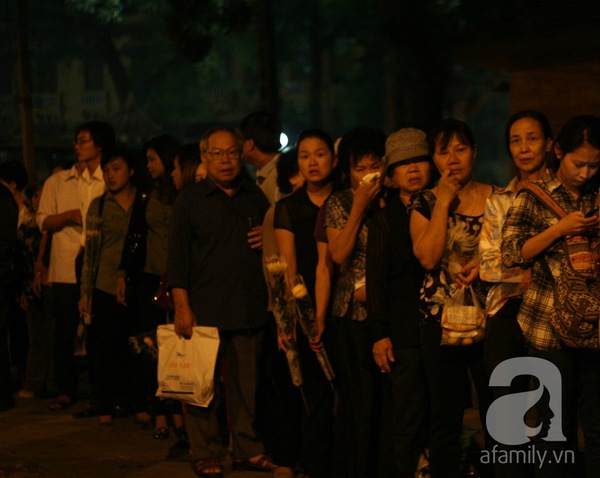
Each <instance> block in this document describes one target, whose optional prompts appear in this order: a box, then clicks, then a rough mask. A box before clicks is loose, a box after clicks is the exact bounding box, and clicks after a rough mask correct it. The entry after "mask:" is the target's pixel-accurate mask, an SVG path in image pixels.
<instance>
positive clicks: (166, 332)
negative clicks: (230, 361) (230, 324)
mask: <svg viewBox="0 0 600 478" xmlns="http://www.w3.org/2000/svg"><path fill="white" fill-rule="evenodd" d="M156 338H157V342H158V390H157V391H156V396H157V397H161V398H174V399H176V400H181V401H182V402H186V403H189V404H191V405H197V406H199V407H208V405H209V404H210V402H211V400H212V399H213V396H214V380H215V364H216V363H217V353H218V351H219V342H220V340H219V331H218V329H217V328H216V327H194V328H193V329H192V337H191V338H190V339H184V338H183V337H179V336H177V334H176V333H175V327H174V326H173V324H169V325H159V326H158V329H157V331H156Z"/></svg>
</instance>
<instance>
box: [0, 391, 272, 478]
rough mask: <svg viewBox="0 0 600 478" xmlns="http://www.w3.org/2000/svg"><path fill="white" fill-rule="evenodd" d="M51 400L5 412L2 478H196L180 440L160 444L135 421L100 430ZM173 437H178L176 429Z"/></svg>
mask: <svg viewBox="0 0 600 478" xmlns="http://www.w3.org/2000/svg"><path fill="white" fill-rule="evenodd" d="M49 404H50V400H37V399H31V398H30V399H23V398H18V399H17V404H16V406H15V407H13V408H11V409H10V410H8V411H6V412H3V413H0V478H26V477H43V478H67V477H68V478H100V477H102V478H106V477H110V478H113V477H131V478H142V477H144V478H158V477H161V478H162V477H169V478H179V477H181V478H185V477H187V478H191V477H194V476H195V474H194V472H193V471H192V469H191V467H190V463H189V455H188V454H187V451H185V450H179V449H175V448H173V446H174V444H175V441H176V439H175V437H174V436H172V437H171V438H169V439H168V440H155V439H154V437H153V432H152V431H148V430H141V429H140V428H139V427H138V426H137V425H135V424H134V422H133V417H127V418H118V419H116V420H115V428H116V430H115V431H114V432H106V431H100V430H98V429H97V420H98V419H97V418H86V419H75V418H73V417H72V416H71V414H72V413H73V412H77V411H81V410H83V409H85V406H86V402H80V403H78V404H76V405H75V406H73V407H72V408H71V409H68V410H64V411H60V412H51V411H49V410H48V405H49ZM171 435H173V433H172V430H171ZM225 465H226V470H225V476H226V477H228V478H229V477H231V478H266V477H270V476H272V474H271V473H256V472H232V471H231V463H229V462H226V463H225Z"/></svg>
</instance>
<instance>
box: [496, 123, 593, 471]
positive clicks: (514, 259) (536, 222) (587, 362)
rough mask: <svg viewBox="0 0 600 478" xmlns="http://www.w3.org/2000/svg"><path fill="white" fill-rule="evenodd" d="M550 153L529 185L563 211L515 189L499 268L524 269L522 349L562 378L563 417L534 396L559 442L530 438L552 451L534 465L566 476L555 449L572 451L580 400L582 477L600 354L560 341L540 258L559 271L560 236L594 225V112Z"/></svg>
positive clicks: (569, 128)
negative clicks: (552, 167)
mask: <svg viewBox="0 0 600 478" xmlns="http://www.w3.org/2000/svg"><path fill="white" fill-rule="evenodd" d="M554 155H555V160H556V161H557V162H558V168H557V169H556V172H555V173H550V174H548V175H547V176H545V177H544V178H543V179H541V180H539V181H537V183H536V184H537V185H539V186H540V187H542V188H543V189H544V190H545V191H546V192H547V193H548V194H550V196H551V197H552V198H553V199H554V200H555V201H556V202H557V203H558V204H559V205H560V206H561V207H562V208H563V209H564V210H565V211H566V212H567V213H568V215H567V216H566V217H564V218H563V219H561V220H558V219H557V218H556V216H555V215H554V213H553V212H552V211H551V210H549V209H548V208H547V207H546V206H544V205H543V204H542V203H541V202H540V201H539V200H538V199H537V197H536V196H535V195H534V194H533V193H532V192H531V191H529V190H527V189H523V190H521V191H520V192H519V194H518V195H517V197H516V199H515V202H514V204H513V206H512V208H511V209H510V210H509V212H508V217H507V220H506V223H505V225H504V228H503V234H502V236H503V243H502V260H503V264H504V266H505V267H515V266H521V267H529V268H531V286H530V287H529V288H528V289H527V291H526V292H525V295H524V297H523V303H522V306H521V308H520V310H519V314H518V321H519V325H520V326H521V329H522V330H523V335H524V338H525V342H526V345H527V348H528V354H529V355H530V356H533V357H538V358H542V359H545V360H548V361H550V362H551V363H553V364H554V365H555V366H556V367H558V369H559V371H560V373H561V379H562V382H561V388H562V420H561V419H560V418H561V415H560V413H561V410H552V409H551V407H550V403H551V402H548V401H547V400H542V402H540V403H538V404H537V405H536V410H537V416H538V420H539V421H540V423H543V424H545V425H546V428H545V429H546V430H547V429H548V427H547V426H548V425H549V424H551V423H552V425H551V426H557V427H560V426H561V425H562V434H564V436H565V437H566V441H545V440H543V439H540V438H542V437H540V436H539V435H538V436H537V437H535V438H534V443H535V446H536V448H537V449H538V450H548V451H549V453H550V454H553V458H552V459H548V460H546V461H545V463H540V464H538V466H539V468H537V469H536V470H537V471H538V472H540V473H542V474H543V476H565V474H567V473H569V472H570V471H572V470H570V469H569V468H570V467H569V463H566V461H567V460H560V459H559V456H565V457H566V456H569V455H564V454H561V451H564V450H573V452H576V451H577V424H578V421H577V418H578V416H577V411H578V407H579V413H580V418H581V424H582V427H583V432H584V437H585V448H586V460H585V461H586V470H587V471H586V476H592V471H593V473H598V470H600V354H598V352H594V351H590V350H583V349H573V348H569V347H566V346H565V345H564V344H562V343H561V342H560V339H559V336H558V335H557V334H556V333H555V332H554V330H553V328H552V327H551V325H550V320H549V319H550V313H551V310H552V307H553V302H554V295H553V285H554V281H553V278H552V277H550V276H549V275H548V274H547V273H546V272H545V271H546V264H547V267H549V269H550V271H552V272H553V274H557V273H558V271H559V270H560V269H559V267H560V264H559V262H560V259H561V257H562V255H563V254H564V251H563V249H562V241H561V239H562V238H563V237H565V236H571V235H576V234H581V233H589V232H590V231H598V216H597V215H594V216H593V217H590V218H586V217H585V213H586V212H587V211H590V210H591V209H592V208H593V207H594V205H596V204H597V203H598V195H597V188H598V183H597V182H596V179H597V178H596V177H595V176H597V174H596V173H597V172H598V169H600V118H599V117H593V116H586V115H582V116H577V117H575V118H572V119H571V120H570V121H569V122H567V124H566V125H565V126H564V127H563V129H562V131H561V132H560V134H559V136H558V139H557V142H556V144H555V146H554ZM544 262H545V263H546V264H544ZM559 403H560V402H559ZM557 414H558V417H557V418H556V419H554V421H553V422H551V420H552V419H553V418H555V416H556V415H557ZM559 435H560V434H559ZM544 436H547V435H545V434H544ZM555 436H556V435H555ZM542 453H543V452H542ZM571 456H573V455H571ZM561 461H562V463H561Z"/></svg>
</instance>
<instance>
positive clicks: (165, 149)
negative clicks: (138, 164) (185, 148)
mask: <svg viewBox="0 0 600 478" xmlns="http://www.w3.org/2000/svg"><path fill="white" fill-rule="evenodd" d="M150 148H152V149H153V150H154V151H156V154H157V155H158V157H159V158H160V161H161V162H162V164H163V167H164V168H165V172H164V174H163V175H162V177H161V178H160V179H158V195H159V198H160V201H161V202H162V203H164V204H173V203H174V202H175V198H176V197H177V189H175V184H173V178H172V177H171V172H172V171H173V168H174V161H175V158H176V157H177V155H178V154H179V148H180V146H179V143H178V142H177V140H176V139H175V138H173V136H171V135H170V134H161V135H160V136H155V137H154V138H152V139H151V140H149V141H148V142H147V143H146V144H144V146H143V151H144V157H145V156H146V152H147V151H148V150H149V149H150Z"/></svg>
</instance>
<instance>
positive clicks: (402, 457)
mask: <svg viewBox="0 0 600 478" xmlns="http://www.w3.org/2000/svg"><path fill="white" fill-rule="evenodd" d="M280 133H281V126H280V123H279V121H278V120H277V118H275V117H274V116H273V115H271V114H268V113H264V112H256V113H252V114H250V115H248V116H246V117H245V118H243V119H242V121H241V122H240V125H239V128H237V129H233V128H230V127H227V126H217V127H214V128H211V129H209V130H208V131H206V132H205V133H204V134H203V135H202V137H201V139H200V141H199V144H198V145H196V144H189V145H181V144H180V143H179V142H178V141H177V140H176V139H175V138H174V137H172V136H170V135H168V134H164V135H160V136H157V137H154V138H151V139H150V140H149V141H148V142H147V143H146V144H145V145H144V147H143V153H144V159H145V162H146V165H145V168H144V166H143V164H142V163H141V162H140V161H138V160H137V159H136V157H135V156H134V155H133V154H132V152H131V151H127V150H124V149H120V148H118V147H117V146H116V142H115V132H114V130H113V128H112V127H111V126H110V125H109V124H107V123H103V122H99V121H92V122H88V123H85V124H82V125H81V126H80V127H79V128H77V131H76V132H75V135H74V142H73V144H74V151H75V156H76V159H77V161H76V162H75V164H72V165H65V164H61V165H58V166H57V168H56V170H55V171H53V172H52V174H51V176H49V177H48V178H47V179H46V181H45V182H44V183H43V184H41V183H40V184H35V183H32V184H29V185H27V175H26V173H25V171H24V169H23V167H22V165H20V164H18V163H15V162H7V163H4V164H1V165H0V183H1V184H2V186H1V187H0V233H1V234H2V237H1V238H0V241H1V243H0V285H1V287H0V341H1V342H0V410H2V411H4V410H7V409H9V408H11V407H12V406H13V405H14V394H15V393H17V394H18V396H20V397H22V398H25V397H33V396H35V397H40V398H47V397H53V399H52V401H51V403H50V409H51V410H53V411H60V410H65V409H68V408H69V407H71V406H72V405H73V404H75V403H76V401H77V400H78V398H79V397H78V382H77V380H78V377H79V375H80V374H79V368H78V360H77V356H78V355H82V354H84V355H85V356H86V357H87V365H88V367H89V376H90V380H91V387H90V389H91V400H90V405H89V406H88V408H87V409H86V411H85V412H83V413H84V416H97V419H98V427H99V429H100V430H104V431H114V430H115V424H114V418H115V416H116V415H117V414H118V413H123V408H126V409H127V410H128V411H129V412H131V414H132V415H133V417H134V420H135V422H136V423H137V424H138V425H139V426H140V427H141V428H143V429H148V430H151V432H152V433H153V436H154V438H156V439H166V438H169V436H170V433H171V427H170V425H171V424H172V429H173V432H174V434H175V436H176V439H177V442H176V443H177V446H178V447H180V448H182V449H189V453H190V455H191V463H192V468H193V471H194V472H195V474H196V475H197V476H202V477H219V476H223V472H224V467H223V458H224V456H225V454H226V453H230V454H231V458H232V464H233V469H234V470H239V471H244V470H252V471H264V472H268V473H272V474H273V475H274V476H276V477H278V478H285V477H293V476H297V475H298V474H299V473H302V474H303V475H302V476H305V477H310V478H325V477H335V478H338V477H339V478H351V477H356V478H366V477H375V476H378V477H385V478H387V477H390V478H391V477H413V476H415V473H416V472H417V471H418V472H419V473H420V474H421V475H422V476H423V475H426V474H429V475H430V476H431V477H433V478H442V477H459V476H465V474H467V473H471V476H473V473H476V472H478V473H480V474H482V475H487V476H496V477H521V476H522V477H525V476H532V475H534V474H535V476H544V477H545V476H548V477H555V476H556V477H563V476H564V477H567V476H573V473H583V474H585V476H588V477H591V476H596V474H597V473H598V470H600V355H598V354H599V353H600V352H598V350H597V348H598V347H593V346H590V347H581V348H578V347H577V346H576V345H575V344H574V343H572V342H570V341H569V340H568V339H565V337H564V336H563V335H561V333H559V330H558V329H557V326H556V325H555V324H554V322H553V320H551V317H553V313H554V312H555V311H554V310H553V309H554V308H555V307H554V283H555V281H556V280H557V279H556V278H557V277H559V276H560V275H561V273H562V272H561V271H562V269H561V267H563V263H564V262H565V261H566V260H567V259H568V250H567V247H566V246H565V244H567V243H566V242H565V241H564V239H565V238H571V237H574V236H577V237H585V238H586V241H587V242H585V244H586V245H588V246H589V250H588V256H589V257H587V258H588V259H589V258H590V257H591V258H592V259H593V258H595V261H596V262H595V267H596V271H595V277H591V278H590V279H589V280H588V282H587V283H588V285H590V287H591V288H592V290H593V291H595V292H593V293H595V294H596V296H595V297H596V299H597V300H600V286H599V285H598V284H599V281H598V276H599V272H600V271H598V270H597V269H598V268H599V267H600V266H598V263H599V262H598V236H599V230H600V229H599V220H598V213H597V206H598V204H599V198H598V187H599V184H600V183H599V178H600V175H598V174H597V173H598V169H600V117H597V116H596V117H594V116H591V115H579V116H575V117H573V118H571V119H570V120H569V121H567V122H566V124H565V125H564V126H563V127H562V129H561V131H560V133H559V134H558V136H556V137H555V136H554V135H553V134H552V130H551V127H550V124H549V122H548V120H547V119H546V117H545V116H544V115H543V114H542V113H540V112H538V111H521V112H518V113H516V114H514V115H512V116H511V117H510V118H509V120H508V122H507V124H506V131H505V141H506V147H507V151H508V154H509V157H510V160H511V164H512V167H513V171H514V178H513V179H512V180H511V181H510V183H509V184H508V185H507V186H506V187H498V186H496V185H489V184H485V183H482V182H479V181H477V180H475V178H474V177H473V167H474V164H475V161H476V158H477V146H476V141H475V138H474V137H473V134H472V132H471V129H470V128H469V126H468V125H467V124H465V123H464V122H462V121H459V120H456V119H445V120H442V121H441V122H439V123H438V124H437V125H436V126H435V127H434V128H433V129H432V130H431V131H429V132H428V133H426V132H424V131H421V130H419V129H417V128H410V127H408V128H402V129H400V130H398V131H395V132H393V133H391V134H390V135H388V136H386V135H385V134H384V133H383V132H382V131H380V130H378V129H374V128H371V127H367V126H358V127H356V128H354V129H353V130H351V131H349V132H347V133H346V134H344V135H343V136H342V137H341V138H340V139H339V140H338V141H336V142H334V141H333V139H332V138H331V137H330V136H329V135H328V134H327V133H326V132H324V131H322V130H319V129H308V130H305V131H303V132H302V133H301V134H300V135H299V137H298V138H297V141H296V142H295V145H294V146H293V147H292V148H289V149H287V150H285V151H284V152H281V151H280V149H281V145H280V141H279V138H280ZM247 166H250V167H247ZM532 184H534V185H535V186H537V187H538V189H539V190H540V191H542V193H540V192H539V191H538V189H535V186H531V185H532ZM26 185H27V186H26ZM25 186H26V187H25ZM536 191H538V192H536ZM543 195H546V196H548V197H551V198H552V199H553V200H554V201H555V202H556V203H558V204H559V205H560V207H561V208H562V209H563V210H564V211H563V212H564V214H562V216H561V217H560V218H559V217H557V215H556V213H555V211H554V210H552V209H551V208H549V207H548V205H547V204H548V202H545V201H544V200H543V199H541V198H542V196H543ZM15 247H16V249H15ZM15 250H16V251H17V254H14V251H15ZM273 257H276V258H278V259H279V260H280V261H281V262H282V263H283V264H285V280H286V282H287V284H288V285H289V286H290V289H291V286H292V285H294V284H297V283H298V281H301V282H300V283H301V284H303V285H305V286H306V289H307V291H308V295H309V297H310V300H311V301H312V304H313V305H314V321H315V323H314V328H313V331H314V333H311V334H307V333H305V328H303V327H302V326H301V325H302V324H301V323H300V322H301V321H300V320H296V321H295V322H294V324H293V326H292V327H291V329H284V328H282V327H281V326H280V324H279V322H278V321H277V320H275V316H274V312H275V311H274V301H273V296H272V295H270V294H273V291H272V290H269V288H268V281H266V280H265V260H267V259H269V258H273ZM15 278H17V280H15ZM15 284H17V285H18V287H17V288H16V289H15ZM164 287H168V289H169V290H170V294H171V296H172V300H173V303H172V304H171V305H170V306H164V305H162V304H157V299H156V296H157V291H158V290H161V289H164ZM290 293H291V292H290ZM459 297H466V299H464V304H461V305H464V306H465V307H463V308H462V309H460V310H461V311H465V310H467V309H469V313H470V312H471V311H472V309H475V311H476V313H477V314H479V315H478V317H482V319H481V320H479V319H478V320H479V322H477V327H473V328H469V327H470V326H472V325H473V324H472V323H471V322H469V320H470V319H469V320H468V319H467V318H466V317H467V316H466V315H464V316H461V317H459V321H462V324H461V327H458V328H456V329H449V327H448V326H447V325H445V324H446V321H447V320H450V319H448V317H450V316H451V315H452V313H454V312H451V309H452V311H454V310H455V303H457V298H459ZM17 306H18V307H20V308H21V309H22V310H23V311H25V312H24V314H26V322H27V326H28V337H29V339H28V355H27V358H26V366H24V367H22V370H21V373H20V378H19V380H20V383H19V384H18V385H19V388H20V390H18V391H16V390H13V382H14V380H13V378H11V374H10V362H11V359H10V356H9V349H8V343H9V338H8V336H9V333H8V322H9V321H8V318H9V316H10V314H11V313H13V312H11V311H14V309H15V307H17ZM461 313H462V312H461ZM464 313H465V314H466V312H464ZM296 319H298V317H296ZM596 321H597V318H596ZM167 323H173V324H174V330H175V332H176V333H177V334H178V335H179V336H181V337H184V338H189V337H191V335H192V330H193V327H194V326H197V325H199V326H209V327H216V328H217V329H218V332H219V336H220V345H219V351H218V357H217V362H216V367H215V391H214V392H215V395H214V398H213V400H212V402H211V403H210V405H209V406H208V407H199V406H194V405H190V404H186V405H185V406H182V404H181V402H178V401H175V400H172V399H167V400H161V399H158V398H157V397H156V396H155V392H156V388H157V365H156V361H152V360H148V357H147V356H145V355H143V354H136V353H132V350H131V347H130V338H131V337H136V336H140V335H143V334H145V333H148V332H149V331H150V332H152V331H153V330H156V328H157V326H159V325H161V324H167ZM455 330H458V332H455ZM595 330H596V335H597V324H596V329H595ZM471 332H472V333H471ZM596 342H598V338H597V337H596ZM599 347H600V346H599ZM13 348H14V346H13ZM291 350H293V351H294V352H296V351H297V358H298V361H299V364H300V369H301V371H302V386H301V387H299V386H297V385H298V384H297V383H296V384H295V383H293V382H294V381H293V379H292V377H291V376H290V368H289V363H288V358H289V354H288V352H290V351H291ZM324 351H327V354H328V356H329V358H330V361H331V368H332V370H333V373H334V374H335V378H333V377H332V376H328V375H327V374H326V373H324V369H323V364H322V361H321V360H320V359H321V358H322V356H323V354H324ZM13 355H14V354H13ZM519 357H528V358H536V359H542V360H544V361H546V362H548V363H550V364H552V366H554V367H555V368H556V369H557V370H558V371H559V374H560V377H561V379H562V380H560V383H559V385H558V391H559V393H560V396H561V398H562V401H561V400H560V399H559V400H558V408H557V405H556V403H557V402H556V400H554V399H553V398H552V397H550V399H548V397H546V399H543V398H542V399H540V400H538V401H537V403H532V404H531V405H532V406H533V405H535V406H534V407H533V408H532V409H533V410H534V411H535V413H534V414H533V415H531V417H530V416H528V418H527V420H526V419H525V417H523V416H516V417H514V416H511V412H514V410H511V409H510V408H508V409H504V411H503V412H502V413H504V414H503V415H502V414H500V415H499V416H498V415H497V414H498V410H499V407H498V406H495V405H497V404H498V403H499V401H501V400H502V399H503V398H504V399H506V398H507V396H508V395H511V394H515V395H516V394H519V393H521V394H527V393H528V392H529V391H531V390H535V389H536V388H537V387H538V385H539V384H538V385H536V382H535V379H532V378H531V375H533V376H535V373H534V372H532V371H531V370H523V371H522V372H521V373H517V374H515V375H516V379H515V380H513V381H512V382H511V381H510V380H509V381H508V383H507V384H506V386H502V387H499V386H490V385H489V383H490V377H491V376H492V373H493V372H494V370H495V369H496V368H497V366H498V365H499V364H502V363H505V361H506V360H508V359H515V358H519ZM511 378H512V377H511ZM544 385H547V384H544ZM550 388H552V387H550ZM472 390H473V391H475V394H474V395H476V396H473V397H472ZM553 390H555V389H553ZM547 394H548V393H547V392H546V395H547ZM472 404H475V405H476V407H477V408H478V409H479V415H480V419H481V425H482V428H483V430H484V434H485V436H484V437H483V439H484V442H485V446H484V450H483V451H482V452H481V454H480V455H479V456H478V457H472V456H470V457H469V459H468V460H467V459H466V458H465V456H466V450H465V446H464V435H465V431H464V429H463V415H464V411H465V408H467V407H469V406H471V405H472ZM492 405H494V406H492ZM488 411H489V413H488ZM495 414H496V415H495ZM514 414H515V413H513V415H514ZM517 415H518V414H517ZM556 416H558V417H559V418H560V419H559V420H556V419H554V420H553V418H554V417H556ZM526 421H527V423H528V424H529V425H531V427H530V429H529V430H531V431H532V432H531V441H530V442H527V443H525V442H521V443H515V442H510V440H508V441H507V442H505V441H503V439H502V437H504V436H505V435H503V434H502V433H500V432H498V430H497V428H499V425H498V424H500V423H509V424H516V426H517V427H521V428H526ZM550 423H553V425H549V424H550ZM579 423H580V424H581V428H582V430H583V437H584V449H585V465H582V460H581V459H580V454H579V442H578V427H579ZM543 425H545V426H543ZM536 427H538V428H536ZM557 427H560V428H561V430H559V431H557ZM500 428H501V427H500ZM549 428H550V429H551V430H550V432H549V430H548V429H549ZM540 429H541V431H540ZM536 430H537V431H536ZM556 437H559V438H558V439H557V438H556ZM550 438H554V439H552V440H551V439H550ZM531 447H535V448H536V449H537V450H538V451H547V452H553V453H555V455H554V456H555V457H556V456H557V455H556V452H557V451H560V452H561V453H562V454H561V455H560V456H564V457H565V459H564V460H562V461H561V460H560V459H555V460H554V461H550V460H548V461H545V462H544V461H541V462H540V461H538V462H530V461H527V460H524V461H523V460H509V459H507V460H500V461H492V462H490V461H489V460H488V461H485V460H484V459H483V458H482V453H483V452H485V451H486V450H488V451H491V450H494V453H495V454H497V453H500V452H504V453H506V455H505V456H507V457H508V456H514V457H517V456H534V455H532V454H530V455H527V452H528V450H529V449H530V448H531ZM569 452H571V453H572V455H571V454H569ZM511 453H514V455H510V454H511ZM519 453H523V455H519ZM494 456H495V455H494ZM571 456H572V457H574V458H573V459H572V460H569V459H567V458H568V457H571ZM423 463H425V465H423ZM485 465H487V466H485ZM491 465H493V466H491Z"/></svg>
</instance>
